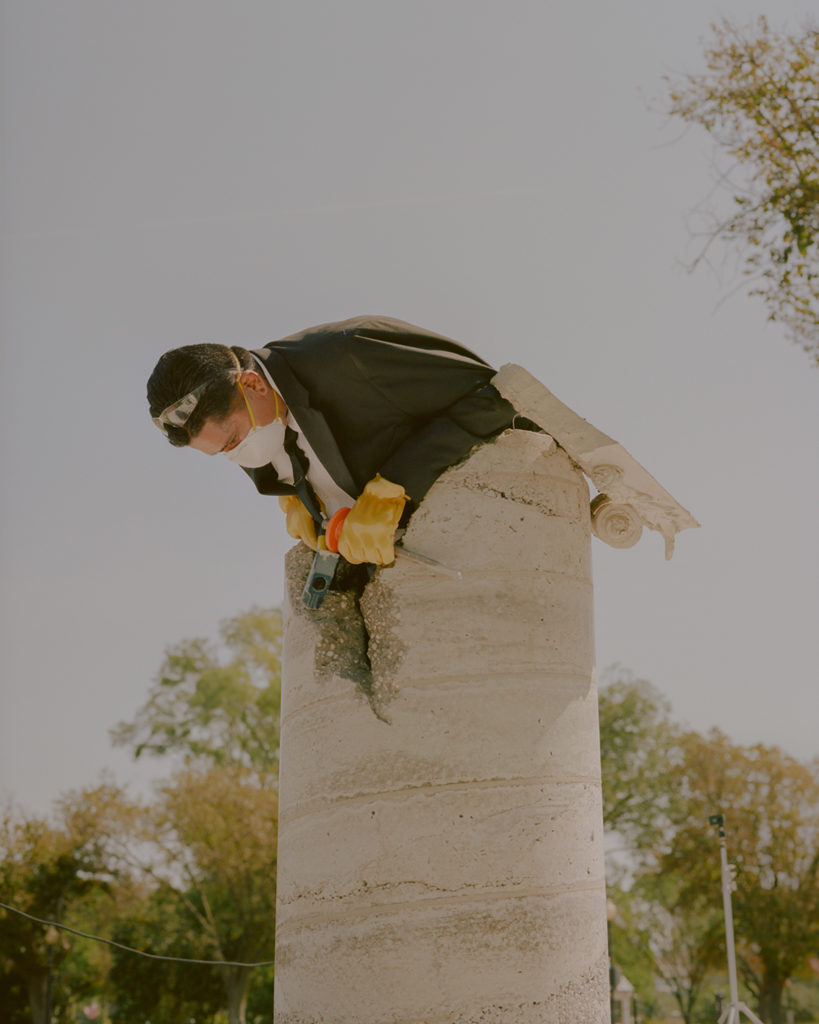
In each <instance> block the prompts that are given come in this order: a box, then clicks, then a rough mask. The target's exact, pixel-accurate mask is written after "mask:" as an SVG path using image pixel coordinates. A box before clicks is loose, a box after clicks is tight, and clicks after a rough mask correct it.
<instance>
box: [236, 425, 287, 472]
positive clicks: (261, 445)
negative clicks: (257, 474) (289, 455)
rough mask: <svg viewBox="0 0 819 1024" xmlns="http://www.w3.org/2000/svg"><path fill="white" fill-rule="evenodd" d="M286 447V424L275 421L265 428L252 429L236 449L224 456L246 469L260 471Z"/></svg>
mask: <svg viewBox="0 0 819 1024" xmlns="http://www.w3.org/2000/svg"><path fill="white" fill-rule="evenodd" d="M283 447H284V424H283V423H282V421H281V420H273V422H272V423H267V424H265V426H263V427H252V428H251V429H250V430H249V431H248V434H247V436H246V437H245V438H243V439H242V440H241V441H240V442H239V443H238V444H237V445H236V447H235V448H231V449H230V451H229V452H225V453H224V454H225V455H226V456H227V457H228V458H229V459H230V461H231V462H235V463H236V464H237V465H239V466H244V468H245V469H258V468H259V466H266V465H267V464H268V462H273V461H274V460H275V459H276V457H277V456H278V455H279V454H280V452H281V451H282V448H283Z"/></svg>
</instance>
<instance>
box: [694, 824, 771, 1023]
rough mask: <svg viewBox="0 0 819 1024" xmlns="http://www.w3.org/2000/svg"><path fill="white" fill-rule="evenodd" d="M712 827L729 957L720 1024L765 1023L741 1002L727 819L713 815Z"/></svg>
mask: <svg viewBox="0 0 819 1024" xmlns="http://www.w3.org/2000/svg"><path fill="white" fill-rule="evenodd" d="M708 823H709V824H710V825H716V826H717V830H718V834H719V857H720V871H721V876H722V907H723V910H724V912H725V952H726V954H727V956H728V988H729V992H730V996H729V1002H728V1006H727V1007H726V1008H725V1010H724V1011H723V1012H722V1015H721V1016H720V1018H719V1021H718V1024H739V1019H740V1013H744V1014H745V1016H746V1017H747V1018H748V1019H749V1020H751V1021H753V1024H763V1022H762V1021H761V1020H760V1019H759V1017H757V1016H756V1014H755V1013H753V1012H752V1011H751V1010H749V1009H748V1007H747V1006H746V1005H745V1003H741V1002H740V1001H739V986H738V985H737V956H736V946H735V944H734V910H733V906H732V904H731V891H732V889H733V883H734V879H733V876H732V874H731V869H730V868H729V866H728V848H727V844H726V841H725V818H724V816H723V815H722V814H712V815H711V817H710V818H709V819H708Z"/></svg>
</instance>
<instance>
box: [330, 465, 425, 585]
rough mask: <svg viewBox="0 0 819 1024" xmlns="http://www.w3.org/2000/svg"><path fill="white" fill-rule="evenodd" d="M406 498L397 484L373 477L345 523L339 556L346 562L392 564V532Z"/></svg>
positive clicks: (339, 542) (402, 489)
mask: <svg viewBox="0 0 819 1024" xmlns="http://www.w3.org/2000/svg"><path fill="white" fill-rule="evenodd" d="M408 500H409V496H408V495H407V493H406V492H405V490H404V488H403V487H402V486H401V485H400V484H394V483H391V482H390V481H389V480H385V479H384V477H382V476H378V475H376V476H374V477H373V478H372V480H370V482H369V483H368V484H367V486H366V487H365V488H364V490H363V491H362V492H361V494H360V496H359V498H358V500H357V501H356V503H355V505H353V507H352V508H351V509H350V514H349V515H348V516H347V518H346V519H345V520H344V526H343V528H342V530H341V536H340V537H339V539H338V550H339V554H340V555H341V556H342V557H343V558H346V559H347V561H348V562H353V563H354V564H358V563H360V562H371V563H372V564H373V565H389V564H390V563H391V562H394V561H395V547H394V544H395V531H396V530H397V529H398V520H399V519H400V518H401V513H402V512H403V511H404V504H405V503H406V502H407V501H408Z"/></svg>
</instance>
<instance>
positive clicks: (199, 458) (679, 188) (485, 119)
mask: <svg viewBox="0 0 819 1024" xmlns="http://www.w3.org/2000/svg"><path fill="white" fill-rule="evenodd" d="M811 10H813V4H811V3H807V2H804V3H801V2H800V3H797V2H793V0H777V3H776V4H773V3H771V2H770V0H769V2H767V3H760V2H757V0H725V2H723V3H715V2H713V0H687V2H685V3H680V2H678V0H674V2H671V0H623V2H621V3H618V4H610V3H602V2H597V3H594V4H591V5H589V4H573V3H567V2H549V0H538V2H534V0H532V2H527V0H504V2H502V3H501V2H487V0H435V2H431V0H412V2H409V0H406V2H405V0H345V2H344V3H336V2H330V0H322V2H313V0H298V2H296V0H277V2H272V0H264V2H263V0H257V2H251V0H235V2H232V3H230V4H228V3H224V2H219V3H216V2H213V0H140V2H139V3H116V2H111V0H69V2H57V0H52V2H44V0H6V2H5V3H4V5H3V19H4V21H3V25H2V36H3V53H2V76H3V82H2V87H3V122H2V145H3V160H4V165H3V172H2V179H1V181H0V187H2V210H3V226H2V232H3V234H2V287H3V294H2V359H3V371H2V378H0V388H2V402H0V415H1V416H2V430H0V443H2V465H3V471H2V498H1V499H0V500H2V508H1V509H0V512H1V514H2V519H1V520H0V521H1V522H2V563H1V566H0V568H1V569H2V581H3V588H2V589H3V621H2V635H0V658H2V669H1V670H2V708H1V709H0V792H1V793H2V795H4V796H7V797H11V798H13V799H14V800H16V801H18V802H19V803H21V804H22V805H23V806H25V807H27V808H29V809H31V810H33V811H36V812H38V813H39V812H42V811H45V810H46V809H47V808H48V806H49V804H50V801H51V800H52V799H53V798H54V797H56V796H57V795H58V794H59V793H60V792H61V791H64V790H65V789H66V788H68V787H77V786H82V785H86V784H92V783H94V782H95V781H96V779H97V776H98V773H99V771H100V769H101V768H102V767H103V766H109V767H110V768H112V769H113V771H114V772H115V774H116V777H117V778H118V779H119V780H121V781H128V780H136V781H137V782H138V780H139V779H144V778H145V777H146V772H145V770H141V771H140V772H137V771H136V769H135V768H134V766H133V765H132V763H131V762H130V760H129V759H128V757H127V756H126V755H125V754H124V753H123V752H122V751H113V750H112V749H111V747H110V745H109V740H108V729H109V728H110V727H111V726H112V725H114V724H115V723H116V722H117V721H118V720H120V719H122V718H128V717H131V716H132V715H133V713H134V712H135V711H136V709H137V707H138V706H139V705H140V704H141V703H142V702H143V701H144V699H145V697H146V693H147V688H148V686H149V685H150V682H151V680H152V678H153V676H154V674H155V672H156V671H157V669H158V667H159V665H160V663H161V660H162V655H163V651H164V648H165V647H166V646H167V645H168V644H171V643H174V642H177V641H179V640H182V639H184V638H187V637H192V636H212V635H214V634H215V632H216V629H217V627H218V624H219V622H220V621H221V620H223V619H225V618H227V617H229V616H233V615H235V614H237V613H239V612H241V611H244V610H247V609H248V608H250V607H251V606H253V605H262V606H268V605H274V604H277V603H279V602H280V600H281V596H282V558H283V554H284V552H285V551H286V549H287V548H288V547H289V545H290V543H291V541H290V539H289V538H288V537H287V535H286V534H285V531H284V526H283V523H282V517H281V513H280V512H279V509H278V504H277V502H276V501H275V500H273V499H269V498H267V499H266V498H262V497H260V496H258V495H257V494H256V493H255V491H254V490H253V488H252V486H251V485H250V483H249V482H248V481H247V480H246V479H245V477H244V475H243V474H242V473H241V471H240V470H238V469H237V468H236V467H235V466H233V465H232V464H230V463H229V462H228V461H227V460H225V459H219V458H208V457H207V456H204V455H201V454H200V453H197V452H192V451H179V450H175V449H172V448H171V447H170V446H169V445H168V444H167V443H166V442H165V441H164V439H163V438H162V437H161V436H160V434H159V433H158V431H157V430H156V429H155V428H154V427H153V426H152V424H151V422H150V419H149V418H148V415H147V406H146V402H145V381H146V379H147V377H148V375H149V373H150V371H151V369H152V368H153V365H154V363H155V361H156V359H157V358H158V357H159V355H160V354H161V353H162V352H163V351H165V350H166V349H168V348H172V347H175V346H176V345H181V344H187V343H191V342H196V341H219V342H225V343H228V344H242V345H245V346H247V347H253V346H258V345H261V344H264V343H265V342H266V341H269V340H272V339H274V338H278V337H282V336H283V335H286V334H288V333H291V332H293V331H296V330H299V329H300V328H302V327H305V326H307V325H309V324H317V323H321V322H323V321H327V320H335V319H341V318H344V317H348V316H353V315H356V314H359V313H383V314H387V315H391V316H396V317H401V318H403V319H406V320H410V321H413V322H415V323H418V324H420V325H422V326H424V327H427V328H430V329H432V330H436V331H438V332H441V333H444V334H448V335H450V336H451V337H454V338H456V339H458V340H460V341H462V342H464V343H465V344H467V345H468V346H470V347H472V348H474V349H475V350H477V351H478V352H480V353H481V354H482V355H483V356H484V357H485V358H487V359H488V360H489V361H490V362H492V363H493V364H494V365H496V366H499V365H500V364H502V363H505V362H516V363H521V364H523V365H525V366H526V367H527V368H528V369H529V370H530V371H531V372H532V373H534V374H535V375H536V376H538V377H539V378H540V379H541V380H542V381H543V382H544V383H546V384H547V386H548V387H549V388H550V389H551V390H552V391H553V392H554V393H555V394H556V395H557V396H558V397H559V398H560V399H562V400H563V401H564V402H566V403H567V404H569V405H570V406H572V407H573V408H574V409H575V410H576V411H578V412H579V413H581V415H583V416H585V417H586V418H587V419H589V420H590V421H591V422H592V423H593V424H595V425H596V426H597V427H599V428H600V429H601V430H603V431H605V432H606V433H608V434H610V435H611V436H613V437H614V438H616V439H617V440H619V441H620V442H621V443H622V444H623V445H625V447H626V448H628V449H629V451H631V453H632V454H633V455H634V456H635V458H637V459H638V460H639V461H640V462H641V463H642V464H643V465H644V466H645V467H646V468H647V469H648V470H649V471H650V472H651V473H653V474H654V476H656V477H657V478H658V480H659V481H660V482H661V483H662V484H663V485H664V486H665V487H666V489H667V490H669V491H670V492H671V493H672V494H673V495H674V496H675V497H676V498H677V499H678V500H679V501H680V502H681V503H682V504H683V505H685V506H686V507H687V508H688V509H690V510H691V512H692V513H693V514H694V515H695V516H696V517H697V519H699V521H700V522H701V523H702V529H700V530H690V531H686V532H685V533H683V534H681V535H680V536H679V538H678V542H677V552H676V554H675V556H674V558H673V560H672V561H671V562H665V561H664V559H663V546H662V540H661V538H660V537H659V535H657V534H654V533H650V534H648V535H647V536H645V537H644V539H643V540H642V541H641V542H640V544H639V545H638V546H637V547H636V548H633V549H631V550H628V551H615V550H612V549H610V548H607V547H605V545H603V544H601V543H600V542H599V541H594V566H595V568H594V575H595V584H596V605H595V608H596V612H595V614H596V628H597V659H598V666H599V669H600V671H601V674H602V673H603V671H604V670H605V669H606V668H607V666H610V665H612V664H614V663H620V664H622V665H623V666H626V667H627V668H628V669H630V670H631V671H632V672H633V673H634V674H636V675H637V676H640V677H644V678H647V679H650V680H651V681H652V682H653V683H654V684H655V685H656V686H657V687H658V688H659V689H660V690H661V691H663V692H664V693H665V694H666V695H667V696H668V697H669V698H670V700H671V701H672V704H673V708H674V713H675V715H676V716H677V717H678V718H680V719H682V720H683V721H686V722H688V723H689V724H690V725H691V726H693V727H695V728H697V729H701V730H705V729H707V728H709V727H710V726H712V725H717V726H719V727H720V728H722V729H724V730H725V731H727V732H728V733H729V735H731V736H732V737H733V738H734V739H735V740H736V741H738V742H742V743H753V742H758V741H761V742H765V743H769V744H778V745H780V746H782V747H784V748H785V749H786V750H788V751H789V752H790V753H792V754H794V755H796V756H798V757H804V758H807V757H813V756H814V755H816V753H817V739H816V736H817V719H819V714H817V712H819V698H818V697H817V653H818V652H817V627H818V626H819V592H818V586H819V584H818V583H817V581H818V580H819V557H818V556H817V549H818V545H817V530H816V516H817V508H819V475H818V474H817V467H818V466H819V412H817V410H818V409H819V370H816V369H814V368H812V367H811V365H810V362H809V359H808V357H807V356H806V355H805V354H804V353H802V352H801V350H800V349H798V348H797V347H796V346H795V345H793V344H792V343H790V342H788V341H787V340H786V339H785V338H784V335H783V332H782V331H781V330H780V329H779V328H778V327H777V326H776V325H770V324H767V323H766V321H765V311H764V309H763V307H762V306H761V304H760V303H759V301H758V300H755V299H750V298H747V297H746V296H745V294H744V290H743V288H742V287H741V286H740V287H739V288H738V289H737V287H736V286H737V284H738V283H739V278H738V276H737V275H736V273H735V268H734V266H733V264H732V262H731V260H730V259H729V260H727V261H726V262H723V261H722V259H721V257H718V260H717V263H718V265H717V267H716V268H715V269H714V270H713V271H710V272H709V271H708V270H701V271H698V272H696V273H695V274H689V273H687V272H686V271H685V269H684V267H683V263H684V262H685V261H686V260H687V259H689V258H690V257H692V256H693V255H694V254H695V253H696V251H697V245H698V243H697V242H696V240H692V238H691V235H690V232H689V221H690V217H691V214H692V211H693V210H694V208H695V207H696V206H697V205H698V204H700V203H701V202H702V201H703V200H704V199H705V198H706V197H707V196H708V195H709V193H711V191H712V188H713V184H714V167H713V153H712V150H711V148H710V144H709V142H708V140H707V139H706V138H705V137H704V136H703V135H701V134H700V133H698V132H696V131H693V130H691V131H688V132H684V131H682V130H681V128H680V126H679V125H676V124H673V123H669V122H667V121H666V119H665V118H664V117H663V115H662V114H661V113H659V112H658V111H657V109H654V110H652V109H650V103H651V101H652V100H653V99H655V98H657V99H659V97H660V96H661V94H662V76H663V75H665V74H674V73H677V72H682V71H686V70H697V69H699V68H700V67H701V43H700V40H701V38H702V37H703V36H704V35H706V34H707V31H708V25H709V23H710V22H712V21H713V20H715V19H716V18H718V17H720V16H721V15H723V14H725V15H729V16H733V17H738V18H740V19H741V20H743V21H747V20H749V19H751V18H753V17H755V16H756V15H757V14H759V13H767V14H768V15H769V17H770V19H771V22H772V24H774V25H776V26H778V27H781V26H786V27H791V28H794V27H796V26H797V25H798V24H799V23H800V22H801V21H802V20H804V18H805V17H806V16H807V15H808V14H809V13H810V12H811ZM431 585H433V581H432V580H431ZM161 768H162V766H161V765H154V766H153V767H152V769H151V770H152V771H158V770H160V769H161Z"/></svg>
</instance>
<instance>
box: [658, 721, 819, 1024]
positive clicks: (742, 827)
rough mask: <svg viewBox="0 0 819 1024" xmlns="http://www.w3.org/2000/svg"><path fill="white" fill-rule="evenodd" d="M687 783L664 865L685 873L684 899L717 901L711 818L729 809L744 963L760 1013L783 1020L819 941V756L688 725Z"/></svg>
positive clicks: (683, 779)
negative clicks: (788, 987)
mask: <svg viewBox="0 0 819 1024" xmlns="http://www.w3.org/2000/svg"><path fill="white" fill-rule="evenodd" d="M680 783H681V786H682V789H683V793H684V795H685V815H684V816H681V818H680V820H679V822H678V825H677V827H676V829H675V832H674V835H673V837H672V839H671V841H670V843H669V844H668V847H667V849H666V850H665V851H664V852H663V854H662V855H661V857H660V859H659V869H660V870H661V871H663V872H667V873H670V874H672V875H673V876H674V877H676V878H677V879H679V891H680V898H681V900H683V901H685V902H687V903H689V904H690V903H695V902H704V901H707V900H709V899H710V900H711V901H712V902H714V903H716V902H717V901H718V900H719V898H720V876H719V863H718V859H717V857H718V853H717V846H716V837H715V836H714V833H713V829H710V830H709V829H708V827H707V826H706V825H705V823H706V822H707V820H708V817H709V815H710V814H713V813H715V812H717V811H719V812H721V813H724V815H725V821H726V829H727V832H728V843H729V856H730V859H731V861H732V862H733V863H734V864H735V865H736V868H737V873H736V891H735V892H734V894H733V909H734V920H735V926H736V933H737V956H738V963H739V967H740V971H741V974H742V976H743V979H744V981H745V983H746V985H747V986H748V988H749V990H750V991H751V992H752V993H753V994H754V995H755V997H756V999H757V1002H758V1005H759V1008H760V1015H761V1016H763V1017H764V1019H765V1020H766V1021H767V1022H768V1024H781V1022H782V1021H783V1020H784V1013H783V1008H782V999H783V993H784V986H785V983H786V981H787V980H788V979H789V978H791V977H793V976H794V975H796V974H798V973H799V972H800V971H801V970H802V969H803V968H804V966H805V964H806V962H807V960H808V957H809V956H810V955H811V954H815V951H816V949H817V947H819V765H817V764H812V765H806V764H803V763H801V762H799V761H797V760H795V759H794V758H792V757H789V756H788V755H787V754H785V753H783V752H782V751H781V750H779V749H778V748H776V747H766V746H763V745H762V744H757V745H755V746H750V747H740V746H736V745H735V744H732V743H731V742H730V741H729V740H728V738H727V737H726V736H725V735H723V734H722V733H720V732H719V731H718V730H713V731H712V732H711V733H709V734H708V736H707V737H703V736H700V735H698V734H696V733H689V734H688V735H687V736H686V737H685V740H684V762H683V765H682V767H681V771H680Z"/></svg>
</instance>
